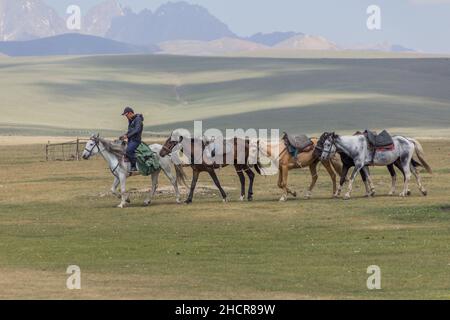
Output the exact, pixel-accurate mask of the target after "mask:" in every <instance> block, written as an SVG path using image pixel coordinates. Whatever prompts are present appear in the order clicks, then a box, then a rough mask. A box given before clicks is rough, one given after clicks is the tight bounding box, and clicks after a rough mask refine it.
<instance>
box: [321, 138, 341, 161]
mask: <svg viewBox="0 0 450 320" xmlns="http://www.w3.org/2000/svg"><path fill="white" fill-rule="evenodd" d="M327 140H328V138H327ZM333 146H335V147H336V144H335V139H334V137H333V136H331V144H330V148H329V149H328V150H325V148H323V147H317V146H316V148H317V149H318V150H320V151H322V153H325V154H326V155H327V158H329V156H330V154H331V153H332V151H331V150H332V149H333Z"/></svg>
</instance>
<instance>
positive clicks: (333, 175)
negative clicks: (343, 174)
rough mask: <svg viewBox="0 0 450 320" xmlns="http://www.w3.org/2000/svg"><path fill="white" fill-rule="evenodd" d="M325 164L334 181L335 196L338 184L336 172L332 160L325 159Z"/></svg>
mask: <svg viewBox="0 0 450 320" xmlns="http://www.w3.org/2000/svg"><path fill="white" fill-rule="evenodd" d="M323 166H324V167H325V169H326V170H327V172H328V174H329V175H330V178H331V181H332V182H333V196H334V195H335V194H336V192H337V187H336V186H337V184H336V173H335V172H334V170H333V167H332V166H331V161H324V162H323Z"/></svg>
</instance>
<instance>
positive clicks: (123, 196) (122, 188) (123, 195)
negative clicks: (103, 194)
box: [117, 173, 130, 208]
mask: <svg viewBox="0 0 450 320" xmlns="http://www.w3.org/2000/svg"><path fill="white" fill-rule="evenodd" d="M119 180H120V195H121V200H122V201H121V202H120V204H119V205H118V206H117V207H119V208H125V207H126V205H127V203H129V202H130V199H129V195H128V194H127V188H126V182H127V176H126V174H125V173H120V174H119Z"/></svg>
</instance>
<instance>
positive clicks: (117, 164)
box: [82, 135, 186, 208]
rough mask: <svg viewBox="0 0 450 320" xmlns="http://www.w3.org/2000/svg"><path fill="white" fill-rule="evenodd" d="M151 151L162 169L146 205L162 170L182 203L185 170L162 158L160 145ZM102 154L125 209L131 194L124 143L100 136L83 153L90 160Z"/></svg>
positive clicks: (91, 140) (155, 185)
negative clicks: (128, 191)
mask: <svg viewBox="0 0 450 320" xmlns="http://www.w3.org/2000/svg"><path fill="white" fill-rule="evenodd" d="M149 147H150V149H151V150H152V151H153V152H155V153H156V154H157V155H158V157H159V163H160V165H161V169H160V170H158V171H156V172H154V173H153V174H152V175H151V176H152V188H151V190H150V192H149V194H148V196H147V197H146V199H145V201H144V205H145V206H148V205H150V203H151V201H152V198H153V196H154V195H155V193H156V189H157V188H158V178H159V174H160V173H161V170H162V171H163V172H164V174H165V175H166V176H167V178H168V179H169V181H170V183H171V184H172V185H173V187H174V189H175V194H176V201H177V203H181V199H180V191H179V190H178V183H182V184H183V185H186V180H185V178H186V175H185V173H184V171H183V168H182V167H181V166H179V165H174V164H173V161H172V159H171V158H170V157H160V156H159V152H160V151H161V149H162V146H161V145H159V144H153V145H151V146H149ZM97 154H100V155H101V156H102V157H103V158H104V159H105V160H106V162H107V163H108V165H109V169H110V170H111V173H112V174H113V176H114V182H113V185H112V187H111V192H112V193H113V194H114V195H116V196H118V197H119V198H120V199H121V202H120V204H119V205H118V207H119V208H124V207H125V206H126V205H127V203H130V198H129V194H128V193H127V192H126V180H127V178H128V177H130V163H129V162H125V161H124V154H125V147H124V145H122V143H115V142H110V141H107V140H105V139H103V138H100V137H99V135H94V136H92V137H91V138H90V139H89V141H88V142H87V143H86V147H85V149H84V151H83V154H82V157H83V159H85V160H88V159H89V158H91V157H92V156H95V155H97ZM172 165H174V166H175V171H176V177H174V176H173V174H172ZM119 184H120V193H117V188H118V186H119Z"/></svg>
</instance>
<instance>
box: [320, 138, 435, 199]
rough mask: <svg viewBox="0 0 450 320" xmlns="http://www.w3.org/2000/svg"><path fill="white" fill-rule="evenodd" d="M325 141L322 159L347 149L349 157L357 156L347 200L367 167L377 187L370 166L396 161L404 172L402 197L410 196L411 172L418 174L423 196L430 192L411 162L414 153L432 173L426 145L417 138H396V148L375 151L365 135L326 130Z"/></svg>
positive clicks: (417, 178) (344, 151) (384, 164)
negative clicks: (350, 134)
mask: <svg viewBox="0 0 450 320" xmlns="http://www.w3.org/2000/svg"><path fill="white" fill-rule="evenodd" d="M322 137H323V140H324V144H323V150H322V153H321V156H320V157H321V159H322V160H326V159H329V158H330V157H332V156H333V155H334V154H335V153H336V152H343V153H345V154H346V155H347V156H349V157H350V158H352V159H353V162H354V163H355V168H354V170H353V173H352V175H351V177H350V182H349V186H348V191H347V193H346V194H345V196H344V199H350V197H351V192H352V189H353V183H354V181H355V178H356V175H357V174H358V173H359V172H360V170H363V171H364V173H365V174H366V176H367V178H368V181H369V185H370V189H371V190H374V186H373V182H372V178H371V177H370V173H369V170H368V169H367V166H368V165H374V166H387V165H390V164H394V163H396V164H397V165H398V166H400V167H401V168H402V170H403V173H404V184H403V191H402V192H401V193H400V196H401V197H406V196H407V195H408V183H409V180H410V178H411V173H412V174H414V176H415V178H416V181H417V184H418V186H419V190H420V192H421V193H422V194H423V195H426V194H427V191H426V189H425V187H424V186H423V185H422V182H421V178H420V175H419V172H418V171H417V169H416V167H415V166H412V165H411V162H412V157H413V155H414V152H415V153H416V155H417V157H418V158H419V161H420V164H421V165H422V166H423V167H424V168H425V169H426V170H427V172H428V173H432V170H431V168H430V166H429V165H428V163H427V162H426V161H425V158H424V152H423V148H422V145H421V144H420V143H419V142H418V141H417V140H415V139H411V138H405V137H402V136H394V137H392V139H393V141H394V149H393V150H383V151H375V152H374V151H373V150H372V149H371V148H370V147H369V144H368V142H367V139H366V137H365V136H363V135H357V136H339V135H337V134H335V133H334V132H333V133H328V132H326V133H324V134H323V135H322Z"/></svg>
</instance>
